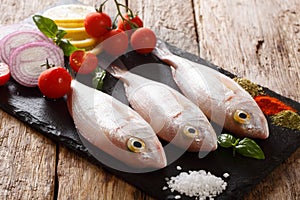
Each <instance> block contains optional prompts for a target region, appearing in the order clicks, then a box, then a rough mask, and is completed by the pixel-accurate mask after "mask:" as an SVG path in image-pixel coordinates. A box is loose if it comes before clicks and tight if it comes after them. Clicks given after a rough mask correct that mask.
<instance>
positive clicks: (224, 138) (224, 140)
mask: <svg viewBox="0 0 300 200" xmlns="http://www.w3.org/2000/svg"><path fill="white" fill-rule="evenodd" d="M235 141H236V138H235V137H233V136H232V135H230V134H227V133H224V134H221V135H219V136H218V143H219V144H220V146H221V147H224V148H229V147H233V146H234V143H235Z"/></svg>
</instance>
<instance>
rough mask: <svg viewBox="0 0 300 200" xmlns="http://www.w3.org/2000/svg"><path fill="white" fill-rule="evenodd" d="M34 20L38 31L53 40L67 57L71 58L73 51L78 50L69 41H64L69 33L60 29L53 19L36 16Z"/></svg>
mask: <svg viewBox="0 0 300 200" xmlns="http://www.w3.org/2000/svg"><path fill="white" fill-rule="evenodd" d="M32 18H33V21H34V23H35V24H36V26H37V27H38V29H39V30H40V31H41V32H42V33H43V34H44V35H46V36H47V37H48V38H51V39H52V40H53V41H54V42H55V44H57V45H58V46H59V47H60V48H61V49H62V50H63V52H64V55H65V56H70V55H71V53H72V52H73V51H76V50H77V49H78V48H76V47H75V46H73V45H72V44H71V43H70V41H69V40H67V39H63V37H64V36H65V35H66V34H67V32H66V31H65V30H62V29H58V27H57V25H56V24H55V22H54V21H53V20H52V19H50V18H47V17H43V16H41V15H34V16H33V17H32Z"/></svg>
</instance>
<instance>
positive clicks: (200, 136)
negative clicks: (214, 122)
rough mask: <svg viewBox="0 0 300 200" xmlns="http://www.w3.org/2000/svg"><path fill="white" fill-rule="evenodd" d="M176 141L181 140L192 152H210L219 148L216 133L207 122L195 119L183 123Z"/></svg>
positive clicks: (175, 138)
mask: <svg viewBox="0 0 300 200" xmlns="http://www.w3.org/2000/svg"><path fill="white" fill-rule="evenodd" d="M177 138H178V139H177ZM174 140H180V141H181V143H182V144H181V145H183V146H184V147H185V148H187V149H188V151H192V152H199V151H206V152H209V151H213V150H216V148H217V137H216V133H215V131H214V129H213V128H212V126H211V124H210V123H209V122H208V121H207V120H201V119H200V120H195V119H193V120H189V121H188V122H186V123H182V124H181V125H180V128H179V131H178V134H177V135H176V136H175V137H174Z"/></svg>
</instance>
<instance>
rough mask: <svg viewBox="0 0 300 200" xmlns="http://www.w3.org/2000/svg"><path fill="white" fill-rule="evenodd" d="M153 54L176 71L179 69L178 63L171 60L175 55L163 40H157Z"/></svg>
mask: <svg viewBox="0 0 300 200" xmlns="http://www.w3.org/2000/svg"><path fill="white" fill-rule="evenodd" d="M152 54H153V55H155V56H156V57H157V58H159V59H160V60H161V61H163V62H165V63H166V64H168V65H170V66H171V67H173V68H175V69H176V68H177V65H176V63H175V62H173V60H172V59H171V58H174V54H173V53H171V51H170V50H169V49H168V47H167V45H166V44H165V43H164V42H163V41H162V40H159V39H158V40H157V43H156V47H155V48H154V49H153V51H152Z"/></svg>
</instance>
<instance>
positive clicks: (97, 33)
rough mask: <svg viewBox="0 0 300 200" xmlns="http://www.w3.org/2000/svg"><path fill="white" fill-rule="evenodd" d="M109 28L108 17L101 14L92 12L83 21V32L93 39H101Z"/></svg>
mask: <svg viewBox="0 0 300 200" xmlns="http://www.w3.org/2000/svg"><path fill="white" fill-rule="evenodd" d="M111 26H112V21H111V19H110V17H109V15H107V14H106V13H103V12H92V13H90V14H88V15H87V16H86V17H85V19H84V27H85V31H86V32H87V33H88V34H89V35H90V36H91V37H93V38H101V37H102V36H103V35H104V34H105V33H107V32H108V31H109V29H110V28H111Z"/></svg>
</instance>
